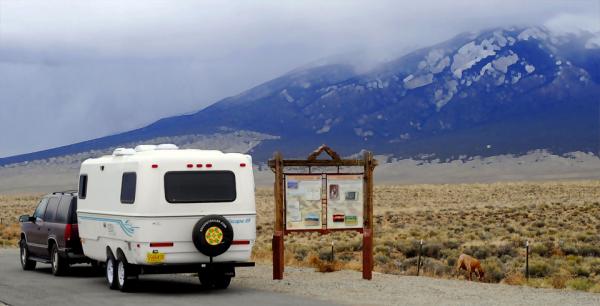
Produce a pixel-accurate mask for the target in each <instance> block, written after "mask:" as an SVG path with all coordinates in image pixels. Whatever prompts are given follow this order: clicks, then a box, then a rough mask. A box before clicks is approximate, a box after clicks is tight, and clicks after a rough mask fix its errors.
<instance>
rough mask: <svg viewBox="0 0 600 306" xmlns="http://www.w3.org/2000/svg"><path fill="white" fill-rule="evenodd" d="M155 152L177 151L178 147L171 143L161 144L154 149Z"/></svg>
mask: <svg viewBox="0 0 600 306" xmlns="http://www.w3.org/2000/svg"><path fill="white" fill-rule="evenodd" d="M156 149H157V150H178V149H179V147H178V146H176V145H174V144H172V143H163V144H159V145H158V146H157V147H156Z"/></svg>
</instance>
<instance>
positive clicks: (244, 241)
mask: <svg viewBox="0 0 600 306" xmlns="http://www.w3.org/2000/svg"><path fill="white" fill-rule="evenodd" d="M231 244H232V245H244V244H250V240H234V241H232V242H231Z"/></svg>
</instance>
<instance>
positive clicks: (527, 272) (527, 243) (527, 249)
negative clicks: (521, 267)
mask: <svg viewBox="0 0 600 306" xmlns="http://www.w3.org/2000/svg"><path fill="white" fill-rule="evenodd" d="M525 253H526V254H525V279H527V281H529V240H527V242H526V243H525Z"/></svg>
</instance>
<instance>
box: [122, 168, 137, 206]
mask: <svg viewBox="0 0 600 306" xmlns="http://www.w3.org/2000/svg"><path fill="white" fill-rule="evenodd" d="M136 181H137V177H136V174H135V172H126V173H123V177H122V179H121V203H123V204H133V202H135V189H136V188H135V185H136Z"/></svg>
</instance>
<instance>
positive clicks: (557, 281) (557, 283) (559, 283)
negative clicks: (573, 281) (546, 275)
mask: <svg viewBox="0 0 600 306" xmlns="http://www.w3.org/2000/svg"><path fill="white" fill-rule="evenodd" d="M567 281H569V277H568V276H567V275H553V276H552V278H550V283H551V284H552V288H554V289H564V288H566V287H567Z"/></svg>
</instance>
